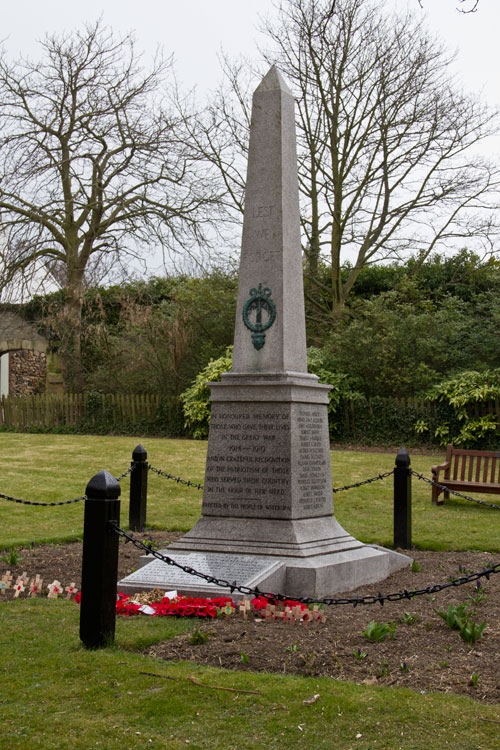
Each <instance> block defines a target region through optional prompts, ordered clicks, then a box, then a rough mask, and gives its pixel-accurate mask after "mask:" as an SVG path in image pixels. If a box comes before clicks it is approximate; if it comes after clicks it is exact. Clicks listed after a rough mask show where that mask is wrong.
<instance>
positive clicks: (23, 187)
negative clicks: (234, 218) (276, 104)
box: [0, 23, 219, 390]
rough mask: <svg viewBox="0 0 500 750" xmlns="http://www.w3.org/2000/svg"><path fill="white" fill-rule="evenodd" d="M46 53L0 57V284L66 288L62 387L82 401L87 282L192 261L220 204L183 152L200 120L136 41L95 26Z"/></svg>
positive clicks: (48, 41) (168, 71)
mask: <svg viewBox="0 0 500 750" xmlns="http://www.w3.org/2000/svg"><path fill="white" fill-rule="evenodd" d="M42 48H43V56H42V59H41V61H40V62H37V63H35V62H32V61H30V60H28V59H20V60H19V61H17V62H15V63H12V64H11V63H9V62H8V61H7V58H6V55H5V54H4V55H3V56H2V57H1V58H0V222H1V229H2V234H3V237H4V243H3V244H2V246H1V248H0V253H1V256H2V258H1V260H2V261H3V264H2V268H1V269H0V277H1V279H0V281H1V285H2V286H3V285H4V284H8V282H9V281H10V280H12V279H13V278H19V276H20V275H24V277H25V278H29V274H30V273H33V272H34V269H35V268H37V269H38V271H39V269H40V268H42V269H45V270H46V271H48V272H50V273H52V274H53V275H54V274H55V275H56V276H57V277H58V279H59V280H60V281H61V283H63V284H64V286H65V289H66V306H65V316H66V319H67V323H68V326H67V328H68V330H69V331H70V332H71V335H70V336H69V339H68V341H67V349H66V352H65V354H66V363H67V366H68V383H67V386H69V387H71V388H73V389H75V390H80V389H81V388H82V387H83V372H82V363H81V350H80V332H81V310H82V289H83V284H84V278H85V275H86V274H87V276H89V275H91V276H92V274H94V273H95V272H96V271H98V270H100V271H101V272H102V270H103V269H104V270H105V271H106V272H110V273H113V271H116V269H117V268H118V267H119V266H120V264H125V263H126V262H127V259H128V262H129V261H130V258H131V256H132V257H135V258H143V257H144V254H145V253H147V252H148V251H149V250H150V249H151V247H152V246H153V247H155V246H156V247H161V248H163V249H166V250H167V251H173V252H190V251H191V250H192V249H193V248H194V247H196V246H197V245H199V244H203V243H205V242H206V239H207V234H206V230H207V229H208V227H210V226H213V223H214V222H215V221H216V219H217V211H218V207H219V200H218V199H219V196H218V194H217V193H216V192H215V191H214V189H213V184H214V183H213V180H211V179H210V175H209V174H208V171H207V164H206V163H204V164H203V163H200V162H199V161H198V158H197V157H196V156H195V155H193V154H192V153H191V152H190V151H189V148H188V146H187V139H186V137H185V132H186V128H187V125H188V124H189V127H190V129H191V130H196V127H197V125H196V122H197V117H196V114H195V113H194V112H192V110H191V109H190V105H189V103H188V102H187V101H183V100H182V99H181V98H180V96H179V94H178V92H177V91H176V87H175V81H174V80H173V77H172V67H171V61H169V60H168V61H164V60H163V59H161V58H160V57H157V58H156V59H155V61H154V62H153V64H152V66H151V68H150V70H149V71H145V70H144V69H143V68H142V67H141V63H140V58H139V56H138V55H137V53H136V50H135V47H134V40H133V37H132V36H130V35H129V36H126V37H124V38H121V39H116V38H115V37H114V36H113V33H112V32H111V31H110V30H107V29H105V28H103V27H102V26H101V24H100V23H96V24H94V25H92V26H87V27H85V29H84V30H82V31H79V32H75V33H73V34H72V35H69V36H65V37H57V36H47V37H46V38H45V40H44V41H43V42H42ZM167 76H170V88H169V89H166V88H164V86H165V81H166V79H167ZM210 232H212V230H210Z"/></svg>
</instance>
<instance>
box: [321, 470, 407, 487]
mask: <svg viewBox="0 0 500 750" xmlns="http://www.w3.org/2000/svg"><path fill="white" fill-rule="evenodd" d="M391 474H394V469H391V471H386V472H385V474H378V475H377V476H376V477H372V478H371V479H364V480H363V481H362V482H356V483H355V484H348V485H346V486H345V487H333V489H332V492H334V493H335V492H343V491H344V490H352V489H353V488H354V487H362V486H363V485H364V484H371V483H372V482H378V480H379V479H386V478H387V477H390V476H391Z"/></svg>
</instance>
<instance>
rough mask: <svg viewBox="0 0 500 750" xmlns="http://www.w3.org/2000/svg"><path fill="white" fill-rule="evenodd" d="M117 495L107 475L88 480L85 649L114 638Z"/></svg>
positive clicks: (83, 607) (83, 616)
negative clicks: (114, 526)
mask: <svg viewBox="0 0 500 750" xmlns="http://www.w3.org/2000/svg"><path fill="white" fill-rule="evenodd" d="M120 491H121V490H120V485H119V484H118V482H117V481H116V479H115V478H114V476H112V474H110V473H109V471H100V472H99V473H98V474H96V475H95V476H94V477H92V479H91V480H90V482H89V483H88V485H87V489H86V490H85V494H86V495H87V499H86V500H85V517H84V522H83V555H82V599H81V604H80V639H81V640H82V641H83V644H84V646H85V647H86V648H102V647H103V646H107V645H109V644H110V643H113V641H114V637H115V621H116V586H117V581H118V542H119V537H118V534H117V533H116V532H115V531H113V523H114V524H115V525H118V524H119V523H120V500H119V497H120Z"/></svg>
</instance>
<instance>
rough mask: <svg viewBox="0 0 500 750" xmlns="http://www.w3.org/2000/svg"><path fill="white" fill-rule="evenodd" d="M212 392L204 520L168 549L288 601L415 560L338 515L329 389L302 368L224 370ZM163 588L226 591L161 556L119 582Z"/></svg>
mask: <svg viewBox="0 0 500 750" xmlns="http://www.w3.org/2000/svg"><path fill="white" fill-rule="evenodd" d="M211 390H212V397H211V398H212V416H211V421H210V436H209V442H208V452H207V466H206V472H205V488H204V496H203V506H202V517H201V518H200V520H199V521H198V522H197V523H196V525H195V526H194V527H193V528H192V529H191V530H190V531H189V532H188V533H187V534H185V535H184V536H183V537H182V538H181V539H179V540H178V541H177V542H174V543H173V544H171V545H170V546H169V547H168V549H166V550H163V552H164V553H165V554H167V555H168V556H169V557H173V558H174V559H175V560H176V561H177V562H180V563H181V564H183V565H186V566H189V567H191V568H193V569H195V570H199V571H200V572H202V573H206V574H207V575H213V576H214V577H216V578H221V579H225V580H227V581H229V582H230V583H232V582H233V581H236V583H237V584H239V585H243V586H249V587H250V588H252V587H258V588H259V589H260V590H265V591H271V592H272V593H279V594H285V595H287V596H290V597H297V596H314V597H324V596H329V595H333V594H335V593H338V592H340V591H346V590H350V589H352V588H354V587H356V586H357V585H361V584H362V583H371V582H375V581H378V580H381V579H382V578H385V577H386V576H387V575H389V574H390V573H392V572H393V571H395V570H397V569H399V568H400V567H402V566H404V565H407V564H409V562H410V560H409V558H407V557H406V556H405V555H401V554H398V553H395V552H392V551H390V550H385V549H383V548H381V547H376V546H370V545H365V544H362V543H361V542H360V541H358V540H357V539H355V538H354V537H353V536H351V535H350V534H348V533H347V531H346V530H345V529H343V528H342V526H341V525H340V524H339V523H338V521H337V520H336V519H335V517H334V516H333V514H332V511H333V504H332V480H331V468H330V449H329V440H328V413H327V403H328V390H329V386H325V385H319V384H318V382H317V378H316V376H313V375H308V374H304V373H266V374H265V375H261V376H256V375H255V374H242V373H238V374H234V373H226V374H225V375H223V381H222V383H212V384H211ZM189 579H191V581H190V580H189ZM158 586H160V587H163V588H174V589H177V590H178V591H180V592H182V593H185V594H189V595H204V596H206V595H207V592H210V595H212V596H219V595H224V594H227V589H222V588H218V587H217V586H214V585H213V584H206V583H204V582H203V581H202V579H198V578H194V577H193V576H188V575H187V574H185V573H182V571H179V570H178V569H177V570H176V569H175V567H174V568H172V567H169V566H167V565H166V564H165V563H161V562H159V561H155V562H154V563H149V564H148V565H147V567H146V568H142V569H140V570H139V571H137V572H136V573H133V574H132V575H131V576H128V577H127V578H126V579H124V580H123V581H121V582H120V590H122V591H124V592H130V591H138V590H143V589H152V588H156V587H158ZM235 595H237V593H236V594H235Z"/></svg>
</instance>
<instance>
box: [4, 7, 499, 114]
mask: <svg viewBox="0 0 500 750" xmlns="http://www.w3.org/2000/svg"><path fill="white" fill-rule="evenodd" d="M381 2H385V5H386V7H388V6H390V5H391V4H392V5H394V6H395V7H396V8H402V9H404V8H405V7H406V5H407V4H408V5H410V6H411V7H412V8H414V10H415V13H416V14H420V15H422V13H423V11H420V9H419V6H418V2H417V0H381ZM471 2H472V0H471ZM423 5H424V8H425V11H424V12H425V14H426V15H427V17H428V24H429V27H430V28H431V29H433V30H434V31H435V32H436V34H438V35H439V36H441V37H442V38H444V39H445V40H446V42H447V43H448V45H449V46H450V48H452V49H457V50H458V51H459V60H458V62H457V71H458V73H459V75H460V76H461V77H462V79H463V83H464V85H465V87H466V88H467V89H475V90H478V91H482V92H484V96H485V98H486V99H487V100H488V101H489V102H491V103H492V104H500V76H499V75H498V68H499V60H498V30H499V28H500V0H480V3H479V10H478V12H477V13H473V14H470V15H462V14H460V13H458V12H457V11H456V9H455V7H456V5H458V1H457V0H423ZM0 10H1V12H0V38H2V39H5V40H6V42H5V44H6V47H7V50H8V51H9V53H12V54H14V55H17V54H18V53H20V52H23V53H26V54H28V55H29V56H33V57H37V56H38V52H37V45H36V40H37V39H39V38H41V37H43V35H44V34H45V33H46V32H53V31H57V32H61V31H69V30H70V29H73V28H75V27H79V26H81V25H82V24H83V23H85V22H86V21H89V22H93V21H95V20H96V19H97V18H99V17H100V16H101V15H102V17H103V20H104V22H105V23H106V24H107V25H110V26H112V27H113V28H114V29H116V30H117V31H120V32H127V31H130V30H134V31H135V33H136V37H137V42H138V46H139V48H140V49H143V50H144V51H145V52H146V53H153V52H154V51H155V49H156V48H157V46H158V45H161V46H163V48H164V50H165V52H166V53H173V54H174V56H175V60H176V70H177V75H178V78H179V81H180V82H181V83H182V84H183V85H184V86H185V87H187V88H191V87H192V86H194V85H197V88H198V89H199V92H200V94H205V93H206V92H208V91H209V90H210V88H212V87H215V85H216V82H217V80H218V77H219V64H218V59H217V55H218V53H219V52H220V49H221V48H223V49H224V50H225V51H227V52H228V53H230V54H232V55H237V54H239V53H243V54H245V55H247V56H250V57H252V58H254V59H255V60H256V61H258V50H257V43H258V42H259V41H260V42H262V41H263V40H262V37H261V36H260V35H259V33H258V27H259V23H260V21H259V18H260V17H265V16H266V15H268V14H272V13H274V12H275V11H274V9H273V0H183V2H182V1H180V0H142V1H140V2H138V0H85V1H84V2H74V1H73V2H72V0H18V1H17V2H15V1H13V0H0Z"/></svg>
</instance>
